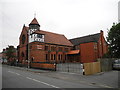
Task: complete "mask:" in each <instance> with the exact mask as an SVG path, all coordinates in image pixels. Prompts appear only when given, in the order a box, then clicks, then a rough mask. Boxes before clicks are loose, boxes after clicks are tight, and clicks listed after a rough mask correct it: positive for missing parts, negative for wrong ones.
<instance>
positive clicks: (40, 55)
mask: <svg viewBox="0 0 120 90" xmlns="http://www.w3.org/2000/svg"><path fill="white" fill-rule="evenodd" d="M72 46H73V44H72V43H71V42H70V41H69V40H68V39H67V38H66V37H65V36H64V35H62V34H57V33H53V32H48V31H44V30H41V29H40V24H39V23H38V21H37V19H36V18H34V19H33V20H32V21H31V23H30V24H29V26H28V27H27V26H25V25H24V26H23V29H22V32H21V34H20V37H19V45H18V47H17V50H18V62H19V63H21V64H23V65H28V64H29V63H30V65H31V67H38V68H49V67H51V66H50V64H51V63H52V64H53V63H61V62H66V60H67V52H69V51H70V50H71V48H72Z"/></svg>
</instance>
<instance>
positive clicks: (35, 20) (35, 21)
mask: <svg viewBox="0 0 120 90" xmlns="http://www.w3.org/2000/svg"><path fill="white" fill-rule="evenodd" d="M30 24H39V23H38V21H37V19H36V18H34V19H33V20H32V21H31V23H30Z"/></svg>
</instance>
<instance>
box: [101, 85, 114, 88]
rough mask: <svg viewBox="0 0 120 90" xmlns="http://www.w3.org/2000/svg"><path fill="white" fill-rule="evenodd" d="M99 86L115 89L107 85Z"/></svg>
mask: <svg viewBox="0 0 120 90" xmlns="http://www.w3.org/2000/svg"><path fill="white" fill-rule="evenodd" d="M99 86H103V87H106V88H113V87H110V86H107V85H99Z"/></svg>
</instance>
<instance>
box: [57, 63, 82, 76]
mask: <svg viewBox="0 0 120 90" xmlns="http://www.w3.org/2000/svg"><path fill="white" fill-rule="evenodd" d="M56 70H57V71H61V72H72V73H80V74H83V64H81V63H59V64H57V65H56Z"/></svg>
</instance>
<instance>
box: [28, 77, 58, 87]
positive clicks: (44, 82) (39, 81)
mask: <svg viewBox="0 0 120 90" xmlns="http://www.w3.org/2000/svg"><path fill="white" fill-rule="evenodd" d="M26 78H27V79H30V80H33V81H36V82H39V83H42V84H45V85H48V86H51V87H54V88H60V87H57V86H54V85H51V84H48V83H45V82H42V81H39V80H36V79H32V78H30V77H26Z"/></svg>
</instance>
